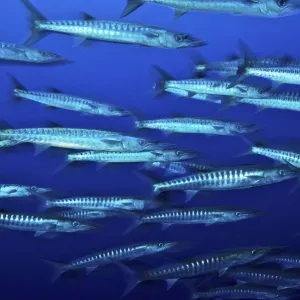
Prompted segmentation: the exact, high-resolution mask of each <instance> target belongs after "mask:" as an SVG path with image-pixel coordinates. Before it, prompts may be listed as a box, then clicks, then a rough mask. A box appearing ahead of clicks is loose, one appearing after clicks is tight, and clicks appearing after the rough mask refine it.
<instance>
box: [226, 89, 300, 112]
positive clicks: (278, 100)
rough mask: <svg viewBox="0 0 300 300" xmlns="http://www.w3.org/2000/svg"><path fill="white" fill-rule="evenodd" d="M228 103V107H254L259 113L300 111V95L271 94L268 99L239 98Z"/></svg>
mask: <svg viewBox="0 0 300 300" xmlns="http://www.w3.org/2000/svg"><path fill="white" fill-rule="evenodd" d="M230 101H231V103H230V104H229V105H234V104H240V103H245V104H250V105H254V106H256V107H257V108H258V110H259V111H262V110H264V109H266V108H272V109H283V110H293V111H300V93H290V92H289V93H276V94H275V93H274V94H273V93H272V94H270V95H269V98H239V99H234V100H233V101H232V100H230ZM225 102H226V100H225Z"/></svg>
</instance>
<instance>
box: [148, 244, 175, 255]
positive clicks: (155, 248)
mask: <svg viewBox="0 0 300 300" xmlns="http://www.w3.org/2000/svg"><path fill="white" fill-rule="evenodd" d="M177 245H178V243H176V242H162V243H153V244H148V245H147V250H148V251H150V252H153V253H157V252H163V251H166V250H169V249H171V248H173V247H176V246H177Z"/></svg>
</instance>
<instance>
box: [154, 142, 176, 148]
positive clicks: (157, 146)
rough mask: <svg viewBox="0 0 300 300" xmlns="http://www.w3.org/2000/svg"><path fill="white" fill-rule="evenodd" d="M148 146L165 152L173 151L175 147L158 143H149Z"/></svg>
mask: <svg viewBox="0 0 300 300" xmlns="http://www.w3.org/2000/svg"><path fill="white" fill-rule="evenodd" d="M149 146H152V147H153V146H155V147H156V148H155V149H161V150H165V149H169V150H171V149H174V147H175V145H174V144H168V143H162V142H160V141H152V142H151V143H149Z"/></svg>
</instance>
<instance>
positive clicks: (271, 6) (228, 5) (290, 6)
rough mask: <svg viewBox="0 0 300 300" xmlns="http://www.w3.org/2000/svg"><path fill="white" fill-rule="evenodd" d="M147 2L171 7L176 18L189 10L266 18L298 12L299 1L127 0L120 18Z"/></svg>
mask: <svg viewBox="0 0 300 300" xmlns="http://www.w3.org/2000/svg"><path fill="white" fill-rule="evenodd" d="M147 2H149V3H157V4H161V5H166V6H169V7H171V8H173V9H174V11H175V17H176V18H179V17H181V16H183V15H184V14H186V13H187V12H190V11H211V12H219V13H229V14H235V15H249V16H257V17H267V18H277V17H284V16H289V15H294V14H297V13H298V12H299V3H298V2H297V1H293V0H290V1H288V0H260V1H257V0H249V1H238V0H218V1H213V2H211V1H207V0H172V1H170V0H127V5H126V7H125V9H124V11H123V12H122V14H121V18H123V17H125V16H128V15H129V14H131V13H132V12H133V11H135V10H136V9H138V8H139V7H141V6H142V5H143V4H144V3H147Z"/></svg>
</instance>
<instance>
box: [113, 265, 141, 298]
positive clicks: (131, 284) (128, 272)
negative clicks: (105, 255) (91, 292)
mask: <svg viewBox="0 0 300 300" xmlns="http://www.w3.org/2000/svg"><path fill="white" fill-rule="evenodd" d="M117 265H118V266H119V267H120V269H121V270H122V272H123V273H124V277H125V280H126V284H127V286H126V289H125V291H124V293H123V295H122V297H121V298H123V297H124V296H126V295H128V294H129V293H130V292H131V291H132V290H133V289H134V288H135V287H136V286H137V285H138V284H139V283H140V282H141V280H140V278H139V275H138V274H137V272H135V271H134V270H132V269H131V268H129V267H128V266H125V265H124V264H117Z"/></svg>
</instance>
